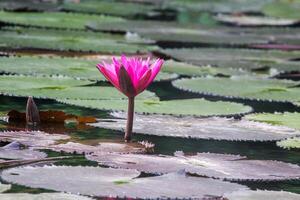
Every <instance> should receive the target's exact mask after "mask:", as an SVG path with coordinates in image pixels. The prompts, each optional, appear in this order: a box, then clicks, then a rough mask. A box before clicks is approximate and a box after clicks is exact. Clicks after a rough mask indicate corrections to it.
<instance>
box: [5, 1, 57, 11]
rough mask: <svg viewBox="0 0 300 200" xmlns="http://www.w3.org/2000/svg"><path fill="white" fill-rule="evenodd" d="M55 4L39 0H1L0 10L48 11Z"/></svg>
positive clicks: (55, 7)
mask: <svg viewBox="0 0 300 200" xmlns="http://www.w3.org/2000/svg"><path fill="white" fill-rule="evenodd" d="M56 9H57V4H55V3H53V2H44V1H39V0H26V1H23V0H14V1H11V0H1V2H0V10H10V11H11V10H16V11H18V10H30V11H49V10H56Z"/></svg>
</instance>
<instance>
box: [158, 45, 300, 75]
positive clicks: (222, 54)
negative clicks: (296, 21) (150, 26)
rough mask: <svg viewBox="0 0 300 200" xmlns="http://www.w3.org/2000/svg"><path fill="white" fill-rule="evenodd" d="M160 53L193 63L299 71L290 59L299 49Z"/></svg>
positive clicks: (168, 51) (299, 54) (297, 54)
mask: <svg viewBox="0 0 300 200" xmlns="http://www.w3.org/2000/svg"><path fill="white" fill-rule="evenodd" d="M162 53H164V54H166V55H169V56H171V57H173V58H174V59H176V60H180V61H184V62H188V63H192V64H195V65H199V66H203V65H212V66H218V67H226V68H243V69H249V70H256V69H262V68H275V69H278V70H280V71H281V70H282V71H284V70H287V71H293V70H295V71H299V63H298V62H292V61H290V60H294V59H298V58H300V51H293V52H286V51H276V50H271V51H266V50H253V49H252V50H249V49H228V48H218V49H214V48H189V49H187V48H181V49H165V50H162Z"/></svg>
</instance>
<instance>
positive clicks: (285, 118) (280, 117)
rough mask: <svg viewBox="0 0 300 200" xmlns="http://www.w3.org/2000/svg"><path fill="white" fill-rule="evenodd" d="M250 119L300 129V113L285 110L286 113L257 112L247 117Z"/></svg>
mask: <svg viewBox="0 0 300 200" xmlns="http://www.w3.org/2000/svg"><path fill="white" fill-rule="evenodd" d="M245 118H246V119H248V120H253V121H257V122H265V123H269V124H273V125H280V126H287V127H290V128H293V129H298V130H300V124H299V120H300V113H297V112H294V113H290V112H284V113H273V114H272V113H255V114H250V115H247V116H246V117H245Z"/></svg>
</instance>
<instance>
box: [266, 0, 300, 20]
mask: <svg viewBox="0 0 300 200" xmlns="http://www.w3.org/2000/svg"><path fill="white" fill-rule="evenodd" d="M299 9H300V2H299V1H289V0H280V1H272V2H270V3H268V4H266V5H265V6H264V7H263V9H262V11H263V13H264V14H265V15H268V16H272V17H277V18H287V19H294V20H300V13H299Z"/></svg>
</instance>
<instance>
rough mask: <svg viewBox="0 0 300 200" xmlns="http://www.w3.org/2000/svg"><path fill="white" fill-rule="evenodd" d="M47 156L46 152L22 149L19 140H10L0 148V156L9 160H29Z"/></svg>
mask: <svg viewBox="0 0 300 200" xmlns="http://www.w3.org/2000/svg"><path fill="white" fill-rule="evenodd" d="M45 157H47V154H46V153H43V152H39V151H35V150H32V149H22V147H21V144H20V143H19V142H12V143H10V144H8V145H6V146H4V147H1V148H0V158H5V159H11V160H30V159H41V158H45Z"/></svg>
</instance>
